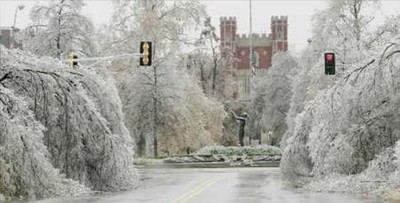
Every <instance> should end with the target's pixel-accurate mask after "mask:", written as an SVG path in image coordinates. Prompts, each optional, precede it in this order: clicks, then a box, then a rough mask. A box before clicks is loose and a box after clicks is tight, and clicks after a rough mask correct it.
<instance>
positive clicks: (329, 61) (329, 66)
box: [325, 53, 335, 75]
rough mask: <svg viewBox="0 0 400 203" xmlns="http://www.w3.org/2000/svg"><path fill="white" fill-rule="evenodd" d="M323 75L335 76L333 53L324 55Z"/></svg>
mask: <svg viewBox="0 0 400 203" xmlns="http://www.w3.org/2000/svg"><path fill="white" fill-rule="evenodd" d="M325 75H335V53H325Z"/></svg>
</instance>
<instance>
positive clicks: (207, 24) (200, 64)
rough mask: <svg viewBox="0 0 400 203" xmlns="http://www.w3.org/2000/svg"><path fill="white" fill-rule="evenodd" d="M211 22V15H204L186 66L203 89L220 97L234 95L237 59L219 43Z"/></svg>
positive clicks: (228, 97) (225, 97)
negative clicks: (204, 17) (202, 23)
mask: <svg viewBox="0 0 400 203" xmlns="http://www.w3.org/2000/svg"><path fill="white" fill-rule="evenodd" d="M215 32H216V30H215V27H214V26H213V25H212V24H211V17H206V19H205V20H204V25H203V28H202V30H201V33H200V37H199V39H197V40H196V42H195V44H194V47H193V49H194V50H193V51H192V52H191V53H190V54H189V56H188V60H187V68H188V70H189V72H190V73H192V74H193V75H195V76H196V77H198V78H199V80H200V83H201V86H202V88H203V91H204V92H205V93H206V94H207V95H210V96H214V97H217V98H220V99H230V98H232V97H233V96H234V92H235V87H236V86H235V83H234V79H233V75H234V68H233V67H234V63H235V62H236V61H237V59H236V58H235V57H234V54H233V53H232V52H230V51H229V50H227V49H226V48H225V47H221V46H220V45H219V38H218V37H217V34H216V33H215Z"/></svg>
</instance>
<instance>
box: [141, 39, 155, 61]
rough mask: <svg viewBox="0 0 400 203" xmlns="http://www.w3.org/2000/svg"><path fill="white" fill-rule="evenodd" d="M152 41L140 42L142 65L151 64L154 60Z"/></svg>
mask: <svg viewBox="0 0 400 203" xmlns="http://www.w3.org/2000/svg"><path fill="white" fill-rule="evenodd" d="M152 51H153V49H152V46H151V42H140V61H139V64H140V65H141V66H151V62H152Z"/></svg>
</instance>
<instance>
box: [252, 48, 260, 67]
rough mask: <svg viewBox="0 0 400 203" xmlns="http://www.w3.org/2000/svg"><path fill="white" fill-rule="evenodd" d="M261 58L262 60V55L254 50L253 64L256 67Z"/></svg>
mask: <svg viewBox="0 0 400 203" xmlns="http://www.w3.org/2000/svg"><path fill="white" fill-rule="evenodd" d="M259 60H260V56H259V55H258V53H257V52H255V51H253V59H252V63H251V64H252V65H253V66H255V67H258V64H259Z"/></svg>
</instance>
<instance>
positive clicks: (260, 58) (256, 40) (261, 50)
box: [220, 16, 288, 99]
mask: <svg viewBox="0 0 400 203" xmlns="http://www.w3.org/2000/svg"><path fill="white" fill-rule="evenodd" d="M220 35H221V36H220V39H221V47H222V54H223V55H227V53H226V52H227V50H228V51H230V52H231V53H232V54H233V55H234V56H235V57H236V58H237V59H238V61H237V62H236V63H235V64H234V66H235V67H234V69H235V74H234V77H235V81H237V92H235V93H234V94H233V95H232V96H233V97H238V98H242V99H246V98H248V97H249V95H250V78H251V69H250V36H249V35H245V34H242V35H238V34H237V22H236V17H221V18H220ZM252 44H253V52H254V56H253V58H254V60H255V66H256V70H257V75H262V74H264V73H265V72H266V70H267V69H268V68H269V67H270V66H271V59H272V56H273V54H275V53H276V52H280V51H287V50H288V18H287V16H280V17H278V16H272V17H271V33H270V34H268V35H267V34H266V33H263V34H253V36H252Z"/></svg>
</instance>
